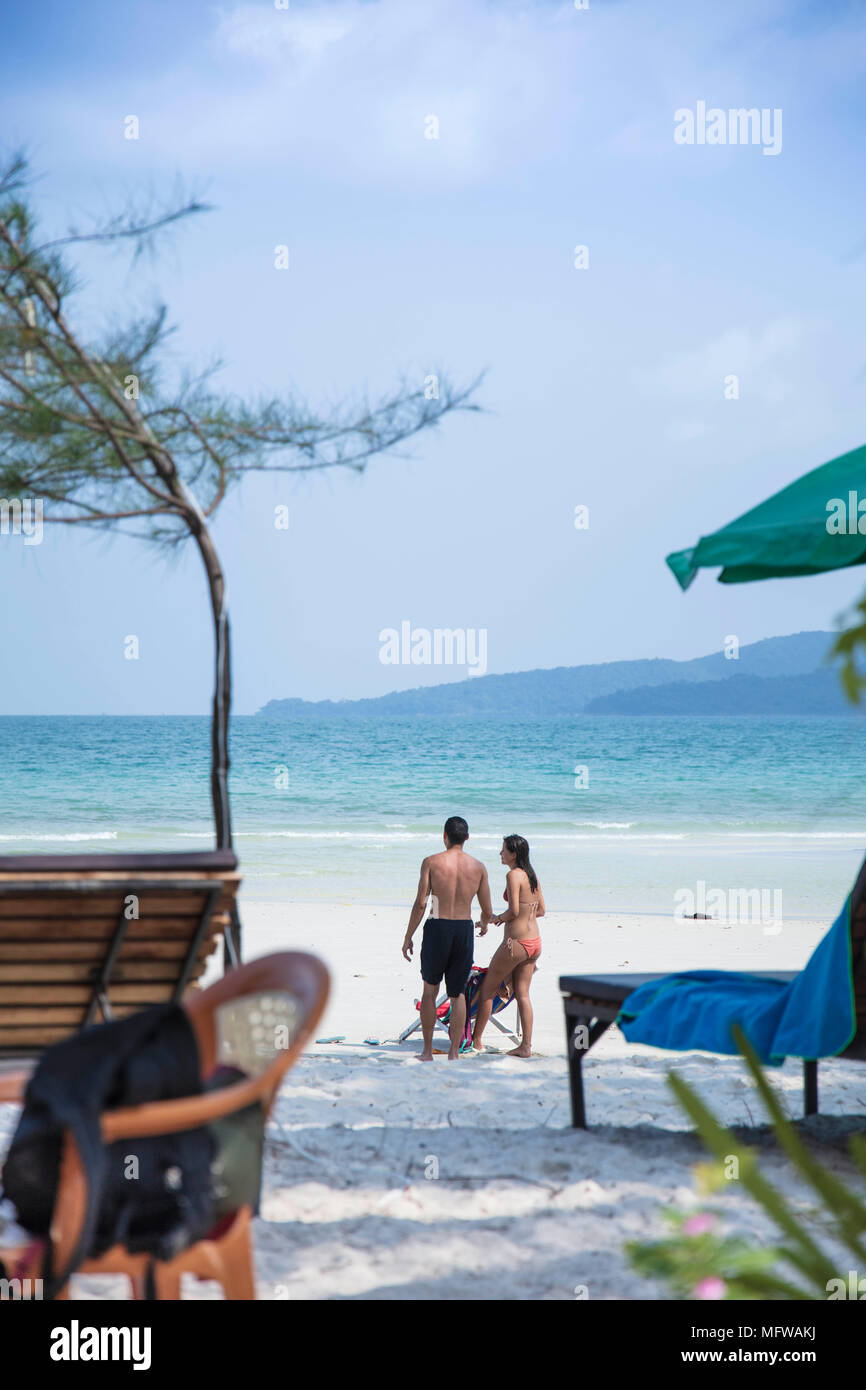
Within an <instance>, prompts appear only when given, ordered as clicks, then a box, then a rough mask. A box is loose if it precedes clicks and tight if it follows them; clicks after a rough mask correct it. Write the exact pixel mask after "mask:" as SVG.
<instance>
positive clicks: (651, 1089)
mask: <svg viewBox="0 0 866 1390" xmlns="http://www.w3.org/2000/svg"><path fill="white" fill-rule="evenodd" d="M405 915H406V914H405V912H403V911H402V910H399V909H395V908H392V907H383V908H378V909H377V908H369V907H353V906H351V905H349V904H345V903H343V904H337V905H334V906H331V907H324V906H322V905H320V904H316V905H306V904H299V903H295V904H278V903H273V902H269V903H264V902H258V903H257V902H255V901H247V902H246V903H245V904H244V910H243V921H244V931H245V940H244V954H245V956H246V957H247V958H252V957H253V956H257V955H261V954H264V953H266V952H269V951H273V950H278V949H286V948H302V949H309V950H313V951H315V952H317V953H318V954H319V955H320V956H322V957H323V958H324V959H325V960H326V962H327V963H328V965H329V967H330V968H331V970H332V973H333V977H334V983H333V994H332V998H331V1002H330V1004H329V1007H328V1011H327V1014H326V1016H325V1018H324V1019H323V1021H322V1024H321V1025H320V1027H319V1028H318V1029H317V1036H319V1037H327V1036H334V1035H344V1037H345V1041H344V1042H342V1043H338V1044H330V1045H322V1044H318V1045H316V1044H314V1045H312V1046H311V1047H310V1048H309V1050H308V1052H307V1053H306V1055H305V1056H304V1057H303V1058H302V1059H301V1060H300V1062H299V1063H298V1065H297V1066H296V1067H295V1068H294V1069H293V1070H292V1071H291V1072H290V1073H289V1075H288V1078H287V1080H286V1083H285V1085H284V1087H283V1089H282V1092H281V1094H280V1098H279V1101H278V1103H277V1106H276V1108H275V1112H274V1115H273V1118H272V1123H271V1124H270V1126H269V1131H268V1139H267V1151H266V1162H265V1186H264V1195H263V1202H262V1212H261V1217H260V1219H259V1220H258V1222H257V1223H256V1251H257V1273H258V1280H259V1297H260V1298H262V1299H333V1298H337V1299H341V1298H360V1299H417V1298H435V1299H495V1298H504V1299H530V1300H533V1299H574V1298H575V1297H588V1298H591V1299H592V1298H597V1299H618V1298H622V1299H657V1298H665V1297H667V1296H668V1293H667V1290H666V1289H665V1288H664V1287H662V1286H657V1285H654V1284H653V1283H651V1282H649V1281H647V1280H646V1279H644V1278H642V1277H639V1276H638V1275H636V1274H635V1273H634V1272H633V1271H632V1269H631V1268H630V1265H629V1263H628V1260H627V1257H626V1256H625V1254H624V1253H623V1248H622V1247H623V1244H624V1242H625V1241H627V1240H631V1239H642V1238H651V1237H653V1236H654V1235H657V1234H661V1233H662V1232H663V1230H664V1222H663V1212H664V1210H665V1209H666V1208H670V1207H679V1208H681V1209H683V1210H688V1209H690V1208H693V1207H694V1206H695V1205H697V1204H698V1200H699V1199H698V1198H697V1197H696V1195H695V1192H694V1188H693V1181H692V1169H693V1166H694V1165H695V1164H696V1163H697V1162H699V1161H701V1160H703V1159H704V1158H705V1157H706V1155H705V1152H704V1150H703V1148H702V1146H701V1145H700V1143H699V1142H698V1141H697V1139H696V1138H695V1137H694V1136H693V1135H692V1134H690V1133H688V1132H686V1131H687V1130H688V1128H689V1126H688V1122H687V1120H686V1119H685V1117H684V1116H683V1115H682V1113H681V1112H680V1111H679V1109H678V1107H677V1105H676V1103H675V1102H674V1100H673V1098H672V1096H671V1094H670V1092H669V1090H668V1088H667V1085H666V1080H665V1078H666V1073H667V1071H668V1069H669V1068H670V1067H671V1066H675V1067H676V1068H677V1070H678V1071H679V1072H680V1074H681V1075H683V1076H684V1077H685V1078H686V1079H687V1080H689V1081H690V1082H691V1083H692V1084H693V1085H694V1086H696V1087H697V1089H698V1090H699V1091H700V1092H701V1093H702V1094H703V1095H704V1096H705V1098H707V1100H708V1101H709V1102H710V1103H711V1104H712V1106H713V1108H714V1109H715V1111H716V1113H717V1114H718V1115H719V1116H720V1117H721V1118H722V1119H723V1120H724V1121H725V1122H727V1123H728V1124H731V1125H735V1126H744V1127H748V1126H750V1125H751V1124H752V1123H753V1122H759V1123H760V1122H762V1121H763V1115H762V1112H761V1109H760V1104H759V1102H758V1101H757V1098H756V1097H755V1095H754V1093H753V1090H752V1087H751V1085H750V1083H748V1082H747V1080H746V1078H745V1075H744V1069H743V1067H742V1065H741V1063H740V1062H739V1061H738V1060H736V1059H722V1058H718V1057H711V1056H709V1055H706V1054H700V1053H692V1054H688V1055H685V1056H683V1055H679V1054H674V1053H661V1052H658V1051H653V1050H652V1049H650V1048H643V1047H636V1046H629V1045H627V1044H626V1043H625V1041H624V1039H623V1038H622V1036H621V1035H620V1034H619V1032H618V1030H616V1029H612V1030H611V1031H609V1032H608V1034H606V1036H605V1037H604V1038H603V1039H602V1040H601V1042H600V1043H599V1044H598V1045H597V1047H596V1048H595V1049H593V1051H592V1052H591V1053H590V1054H589V1057H588V1059H587V1061H586V1063H585V1074H586V1089H587V1103H588V1112H589V1122H590V1126H591V1127H590V1129H589V1130H588V1131H575V1130H573V1129H571V1128H570V1114H569V1104H568V1090H567V1082H566V1063H565V1047H564V1027H563V1021H562V1005H561V999H560V995H559V991H558V987H557V982H558V978H559V975H560V974H562V973H576V972H582V971H612V970H624V971H625V970H635V971H639V970H674V969H686V968H693V967H700V966H704V967H714V968H720V967H726V966H730V967H731V968H734V969H774V968H779V969H782V968H797V967H799V966H801V965H802V964H803V963H804V962H805V960H806V958H807V956H808V954H809V952H810V951H811V949H812V947H813V946H814V944H815V943H816V941H817V940H818V939H819V937H820V935H821V934H822V932H823V931H824V930H825V929H826V925H827V924H826V923H817V922H805V921H804V922H797V923H792V924H789V925H786V926H785V927H784V929H783V930H782V932H780V933H779V934H778V935H775V936H773V935H764V934H763V933H762V931H761V928H760V927H747V926H732V927H731V928H729V929H725V928H723V927H721V926H720V925H718V924H717V923H713V922H686V923H675V922H673V921H672V920H671V919H669V918H661V917H658V916H650V915H647V916H646V917H638V916H632V917H623V918H621V919H620V918H617V917H616V916H613V915H601V914H598V915H590V914H575V915H562V914H556V913H551V914H549V916H548V917H547V918H546V919H545V922H544V924H543V940H544V950H543V955H542V963H541V969H540V970H539V971H538V973H537V975H536V979H535V981H534V984H533V997H534V1004H535V1011H536V1028H535V1037H534V1049H535V1051H536V1052H537V1054H538V1055H536V1056H534V1057H533V1058H532V1059H531V1060H530V1061H521V1060H519V1059H515V1058H510V1057H506V1056H504V1055H502V1054H498V1053H494V1052H493V1051H491V1052H489V1053H488V1054H486V1055H483V1056H469V1057H465V1058H461V1059H460V1060H459V1061H457V1062H453V1063H450V1062H448V1061H447V1060H446V1058H445V1057H444V1056H441V1057H437V1058H436V1059H435V1061H434V1062H433V1063H432V1064H429V1065H422V1064H420V1063H418V1062H417V1061H416V1060H415V1054H416V1053H417V1051H418V1050H419V1048H420V1037H419V1036H418V1035H416V1036H415V1037H413V1038H412V1039H410V1040H409V1041H408V1042H406V1043H405V1044H403V1045H400V1044H399V1043H397V1042H396V1038H397V1036H398V1034H399V1033H400V1032H401V1031H402V1030H403V1029H404V1028H405V1027H406V1025H407V1024H408V1023H410V1022H411V1021H412V1019H413V1017H414V1016H415V1011H414V1007H413V1001H414V999H415V997H416V995H417V993H418V992H419V991H418V979H419V976H418V970H417V966H415V965H412V966H410V965H408V964H406V963H405V962H404V961H403V959H402V957H401V955H400V943H401V940H402V934H403V930H404V927H405ZM499 935H500V933H499V932H498V931H493V930H492V931H491V933H490V934H489V936H488V937H487V938H486V941H483V942H480V943H479V946H478V950H477V952H476V959H477V960H478V961H479V963H482V964H484V963H486V961H487V960H488V959H489V955H490V954H491V952H492V949H493V946H494V945H495V943H496V941H497V940H498V938H499ZM416 939H417V940H419V943H420V934H419V938H416ZM488 943H489V944H488ZM416 959H417V951H416ZM503 1017H504V1018H506V1019H508V1018H510V1017H511V1013H510V1011H509V1012H507V1013H505V1014H504V1015H503ZM443 1036H444V1035H443ZM368 1038H369V1039H375V1040H376V1041H374V1042H369V1043H365V1039H368ZM489 1041H490V1043H491V1045H492V1046H496V1047H499V1046H502V1047H507V1046H508V1045H509V1044H507V1043H505V1042H504V1041H502V1042H500V1040H499V1039H498V1038H497V1036H496V1034H495V1031H494V1030H491V1032H490V1034H489ZM801 1075H802V1073H801V1068H800V1066H799V1064H797V1063H796V1062H789V1063H787V1064H786V1065H785V1066H784V1068H781V1069H780V1070H779V1071H778V1072H774V1073H773V1080H774V1082H775V1084H776V1086H777V1087H778V1088H779V1089H780V1090H781V1091H782V1092H783V1094H784V1096H785V1100H786V1103H787V1105H788V1109H789V1112H790V1113H791V1114H792V1115H795V1116H796V1115H799V1114H800V1113H802V1112H801ZM863 1081H864V1073H863V1071H862V1069H860V1068H858V1066H857V1065H856V1064H853V1063H843V1062H828V1063H826V1064H824V1065H823V1066H822V1068H821V1073H820V1086H821V1110H822V1114H821V1115H820V1116H818V1117H816V1118H815V1119H812V1120H810V1121H809V1122H808V1130H809V1132H810V1134H811V1135H812V1137H813V1140H814V1142H815V1143H816V1144H817V1145H818V1149H819V1152H820V1154H821V1157H822V1158H823V1160H824V1161H825V1162H828V1163H829V1164H830V1165H831V1166H832V1167H833V1168H834V1169H835V1170H836V1171H838V1172H839V1173H841V1174H846V1173H848V1172H850V1165H849V1161H848V1159H847V1156H846V1153H845V1137H846V1135H847V1133H848V1132H849V1131H850V1130H851V1129H852V1128H853V1127H854V1124H853V1121H852V1120H851V1119H850V1118H849V1119H846V1118H844V1117H856V1119H857V1120H859V1121H861V1122H862V1117H863V1114H864V1108H866V1092H864V1085H863ZM13 1122H14V1112H12V1111H11V1110H10V1108H9V1107H5V1109H4V1113H3V1115H2V1128H3V1131H4V1132H3V1134H2V1135H0V1144H5V1142H6V1139H7V1136H8V1133H9V1131H10V1128H11V1125H12V1123H13ZM740 1137H741V1138H742V1132H740ZM752 1142H754V1143H755V1144H756V1146H757V1147H758V1148H759V1149H760V1151H761V1152H762V1154H763V1171H764V1174H765V1176H766V1177H768V1178H769V1179H770V1180H771V1181H773V1182H774V1183H777V1184H778V1185H780V1186H781V1187H782V1188H783V1189H784V1190H785V1192H786V1193H787V1194H788V1195H789V1197H790V1199H791V1200H792V1201H794V1203H795V1204H796V1205H804V1204H805V1205H808V1195H807V1194H806V1193H805V1192H804V1191H803V1189H802V1187H801V1186H800V1184H799V1182H798V1181H797V1180H796V1179H795V1178H794V1176H793V1175H792V1172H791V1170H790V1166H789V1165H788V1164H787V1163H786V1162H785V1161H784V1160H783V1158H782V1157H781V1156H780V1155H779V1153H778V1152H777V1150H776V1149H775V1147H774V1145H773V1143H772V1141H771V1140H770V1139H769V1138H768V1136H767V1133H766V1131H765V1130H758V1131H756V1132H755V1133H754V1134H753V1135H752ZM701 1205H702V1206H706V1205H709V1206H711V1207H713V1208H714V1209H716V1210H717V1211H719V1212H720V1213H721V1214H722V1215H723V1217H724V1220H725V1222H726V1223H728V1224H729V1226H730V1229H731V1230H732V1231H736V1232H739V1233H741V1234H749V1235H750V1237H751V1238H752V1239H753V1240H757V1241H769V1240H772V1239H773V1232H772V1228H771V1227H770V1225H769V1223H768V1221H767V1220H766V1218H765V1217H764V1215H763V1213H762V1212H761V1211H760V1210H759V1209H757V1208H756V1207H755V1206H754V1205H753V1204H752V1202H751V1201H750V1200H749V1199H748V1198H747V1197H746V1195H745V1194H744V1192H743V1191H742V1189H741V1188H740V1187H739V1185H738V1184H737V1183H731V1184H730V1190H726V1191H725V1192H724V1193H723V1194H720V1195H719V1196H717V1197H714V1198H712V1199H711V1200H710V1201H709V1203H707V1202H706V1201H705V1200H702V1202H701ZM76 1294H77V1296H79V1297H84V1298H88V1297H90V1298H93V1297H99V1298H106V1297H108V1298H116V1297H121V1298H122V1297H125V1296H126V1294H125V1289H124V1287H123V1285H122V1283H118V1281H114V1280H107V1279H100V1280H96V1279H87V1280H84V1279H79V1280H77V1281H76ZM184 1296H185V1297H192V1298H208V1297H218V1296H219V1294H218V1292H217V1291H216V1289H215V1288H212V1287H210V1286H208V1285H201V1284H196V1283H195V1282H192V1281H191V1282H190V1283H189V1284H188V1285H187V1286H186V1288H185V1290H184Z"/></svg>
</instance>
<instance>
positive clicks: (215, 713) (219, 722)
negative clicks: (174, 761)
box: [194, 525, 232, 849]
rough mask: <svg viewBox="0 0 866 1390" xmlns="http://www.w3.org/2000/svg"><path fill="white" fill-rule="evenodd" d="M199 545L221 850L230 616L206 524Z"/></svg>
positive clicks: (226, 835)
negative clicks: (206, 596) (210, 629)
mask: <svg viewBox="0 0 866 1390" xmlns="http://www.w3.org/2000/svg"><path fill="white" fill-rule="evenodd" d="M194 535H195V540H196V544H197V546H198V549H199V554H200V555H201V558H202V562H203V564H204V568H205V574H206V576H207V582H208V591H209V593H210V601H211V612H212V614H213V624H214V667H215V676H214V693H213V705H212V715H211V798H212V801H213V811H214V822H215V824H216V847H217V849H231V848H232V825H231V811H230V808H229V789H228V772H229V746H228V744H229V711H230V709H231V698H232V678H231V651H230V643H229V617H228V610H227V608H226V592H225V579H224V578H223V572H222V567H221V565H220V562H219V556H218V555H217V552H216V548H215V547H214V543H213V540H212V538H211V535H210V532H209V531H208V529H207V527H206V526H205V525H201V526H199V527H196V528H195V531H194Z"/></svg>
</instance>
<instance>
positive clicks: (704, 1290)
mask: <svg viewBox="0 0 866 1390" xmlns="http://www.w3.org/2000/svg"><path fill="white" fill-rule="evenodd" d="M694 1296H695V1298H701V1299H704V1300H708V1299H719V1298H724V1296H725V1281H724V1279H718V1278H717V1277H716V1276H715V1275H713V1276H712V1277H711V1278H709V1279H702V1280H701V1282H700V1283H699V1284H698V1286H697V1288H696V1289H695V1291H694Z"/></svg>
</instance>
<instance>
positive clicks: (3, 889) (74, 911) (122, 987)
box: [0, 850, 240, 1057]
mask: <svg viewBox="0 0 866 1390" xmlns="http://www.w3.org/2000/svg"><path fill="white" fill-rule="evenodd" d="M239 883H240V876H239V874H238V872H237V859H236V858H235V855H234V853H233V852H232V851H231V850H213V851H209V852H205V853H196V854H126V855H124V854H117V855H95V854H87V855H58V856H53V855H27V856H22V857H15V858H11V857H0V1054H2V1055H3V1056H6V1057H9V1056H33V1055H34V1054H36V1053H38V1052H40V1051H41V1050H42V1049H43V1048H45V1047H47V1046H48V1045H49V1044H50V1043H53V1042H57V1041H58V1040H59V1039H61V1038H65V1037H68V1036H69V1034H70V1033H74V1032H76V1031H77V1030H78V1029H79V1028H83V1027H85V1026H86V1025H87V1024H90V1023H100V1022H102V1021H106V1022H107V1021H109V1020H110V1019H112V1018H120V1017H123V1016H124V1015H126V1014H131V1013H134V1012H135V1011H136V1010H138V1009H141V1008H145V1007H146V1006H147V1005H149V1004H161V1003H164V1002H167V1001H169V1000H172V999H175V1000H177V999H180V997H181V995H182V994H183V992H184V990H186V989H188V988H189V987H190V986H192V985H195V982H196V981H197V980H198V979H199V978H200V976H201V975H202V974H203V972H204V970H205V966H206V964H207V960H208V957H209V956H210V955H211V954H212V953H213V951H214V949H215V948H216V946H217V944H218V941H219V940H220V939H223V940H224V942H225V956H224V959H225V962H226V963H227V964H237V963H238V958H239V942H238V941H237V940H236V939H235V932H234V930H233V911H232V910H233V906H234V901H235V897H236V895H237V890H238V884H239Z"/></svg>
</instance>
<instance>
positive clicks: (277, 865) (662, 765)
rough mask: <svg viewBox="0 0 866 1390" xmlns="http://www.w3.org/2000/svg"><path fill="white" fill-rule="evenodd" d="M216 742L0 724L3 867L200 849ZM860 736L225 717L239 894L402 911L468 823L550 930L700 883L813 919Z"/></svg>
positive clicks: (853, 787)
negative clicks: (15, 859)
mask: <svg viewBox="0 0 866 1390" xmlns="http://www.w3.org/2000/svg"><path fill="white" fill-rule="evenodd" d="M209 737H210V720H209V718H208V717H207V716H172V715H161V716H147V717H143V716H76V715H69V716H62V715H61V716H45V715H42V716H4V717H0V752H2V759H0V807H2V813H0V853H5V854H26V853H51V852H52V851H53V852H55V853H62V852H64V851H65V850H70V851H71V850H72V849H73V847H74V848H77V849H79V850H80V851H87V850H92V851H94V852H99V851H104V852H114V851H117V852H131V851H135V850H139V851H156V850H183V849H184V848H186V849H192V848H193V847H196V848H199V847H201V848H204V847H206V846H207V845H209V844H210V843H211V842H212V839H213V822H212V816H211V808H210V784H209V767H210V764H209V756H210V749H209ZM863 737H864V736H863V733H862V731H861V727H860V723H859V721H852V720H850V719H846V718H844V717H826V718H824V717H810V718H808V719H792V718H782V717H775V718H774V717H755V716H749V717H739V718H738V717H730V716H728V717H721V716H719V717H697V716H695V717H689V716H682V717H674V718H664V717H651V716H646V717H634V718H627V717H622V718H616V719H602V718H594V717H592V716H578V717H575V718H572V719H554V720H550V719H544V720H533V721H530V720H522V721H519V722H515V723H511V724H506V723H504V722H503V721H502V720H500V719H489V720H486V719H483V718H475V719H473V720H472V721H469V722H467V723H465V724H464V723H462V722H461V723H456V722H455V723H450V722H448V721H443V720H442V719H441V718H437V717H435V716H434V717H430V718H414V719H407V720H393V719H391V720H378V719H369V720H354V721H352V723H351V724H350V725H346V724H342V723H332V722H330V721H328V720H326V719H323V720H321V721H304V722H303V723H299V724H297V725H293V724H292V723H291V722H289V721H284V720H263V719H261V718H258V717H256V716H254V715H249V716H244V715H240V716H236V717H234V718H233V720H232V730H231V757H232V766H231V772H230V790H231V800H232V814H233V828H234V840H235V847H236V850H237V853H238V857H239V859H240V860H241V866H242V871H243V874H244V893H245V895H247V896H250V897H256V898H286V899H289V900H292V901H305V900H309V901H334V902H357V903H382V904H390V903H400V902H406V903H407V904H408V902H409V901H410V900H411V897H412V895H413V894H414V891H415V885H416V877H417V869H418V864H419V862H420V859H421V858H422V857H423V856H424V855H425V854H428V853H431V852H433V851H435V850H436V849H438V847H439V845H440V843H441V827H442V823H443V822H444V820H445V818H446V816H448V815H450V814H461V815H464V816H466V818H467V820H468V821H469V824H470V831H471V838H470V844H469V848H470V850H471V851H473V852H474V853H475V854H476V855H477V856H478V857H479V858H481V859H482V860H483V861H484V862H485V863H486V864H487V866H488V869H489V871H490V874H491V879H492V881H493V882H494V884H497V883H498V882H499V879H500V876H501V872H502V871H501V866H500V865H499V857H498V851H499V844H500V841H501V838H502V836H503V835H505V834H509V833H512V832H514V831H518V832H519V833H521V834H523V835H525V836H526V838H527V839H528V840H529V842H530V845H531V847H532V854H533V860H534V862H535V866H536V869H537V871H538V873H539V875H540V876H541V878H542V882H543V883H544V886H545V891H546V895H547V898H548V903H549V906H550V909H551V911H553V912H555V911H556V910H557V909H559V910H562V911H579V910H593V911H622V912H627V911H644V912H647V913H653V914H658V913H663V914H667V913H670V912H672V911H673V906H674V902H675V897H676V894H677V893H678V892H681V891H682V890H683V889H684V888H689V887H692V888H695V887H696V885H699V884H700V883H704V884H706V885H708V886H709V888H721V889H723V890H728V889H732V888H735V889H747V890H751V889H754V888H761V889H764V890H772V891H779V892H781V893H782V894H783V901H784V912H785V915H786V916H787V917H791V918H796V917H813V916H824V915H827V914H828V913H831V912H832V911H833V910H834V908H835V909H836V910H838V905H839V903H840V902H841V900H842V898H843V897H844V894H845V892H846V891H847V889H848V887H849V886H850V883H851V881H852V878H853V876H854V875H855V874H856V871H857V868H858V866H859V863H860V860H861V858H862V854H863V848H864V845H866V788H864V786H863V780H862V777H861V776H860V766H861V759H860V757H859V756H858V755H859V754H860V753H861V751H862V747H863ZM709 888H708V891H709Z"/></svg>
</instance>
